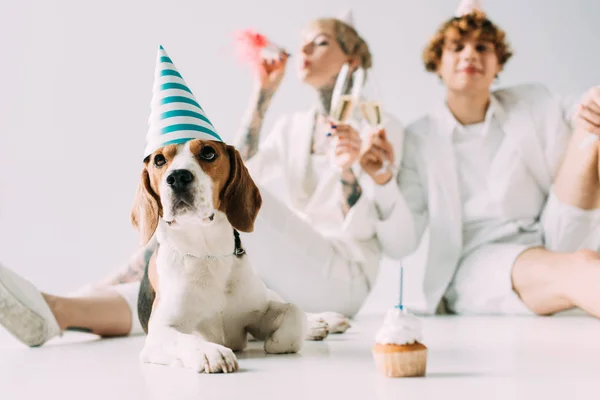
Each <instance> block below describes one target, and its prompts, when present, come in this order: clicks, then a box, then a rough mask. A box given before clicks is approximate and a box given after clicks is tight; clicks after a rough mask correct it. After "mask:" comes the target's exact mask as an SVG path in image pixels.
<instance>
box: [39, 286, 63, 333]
mask: <svg viewBox="0 0 600 400" xmlns="http://www.w3.org/2000/svg"><path fill="white" fill-rule="evenodd" d="M42 296H43V297H44V300H45V301H46V304H48V307H50V311H52V315H54V318H55V319H56V322H57V323H58V326H59V327H60V330H61V331H64V330H65V329H66V328H67V326H66V324H64V323H63V322H64V318H63V317H62V315H63V314H62V303H61V299H60V297H56V296H52V295H49V294H45V293H42Z"/></svg>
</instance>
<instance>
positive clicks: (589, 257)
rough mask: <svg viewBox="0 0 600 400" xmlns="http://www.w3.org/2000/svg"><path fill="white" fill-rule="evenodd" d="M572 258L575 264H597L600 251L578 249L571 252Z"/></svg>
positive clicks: (599, 259) (599, 260) (599, 258)
mask: <svg viewBox="0 0 600 400" xmlns="http://www.w3.org/2000/svg"><path fill="white" fill-rule="evenodd" d="M573 258H574V261H575V262H576V264H580V265H591V264H597V263H598V262H600V253H598V252H596V251H593V250H589V249H580V250H577V251H575V252H574V253H573Z"/></svg>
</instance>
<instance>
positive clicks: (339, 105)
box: [329, 63, 355, 123]
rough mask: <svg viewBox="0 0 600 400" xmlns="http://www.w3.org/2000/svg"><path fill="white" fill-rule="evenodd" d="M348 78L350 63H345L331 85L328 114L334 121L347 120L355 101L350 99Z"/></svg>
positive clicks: (349, 76) (341, 121) (349, 75)
mask: <svg viewBox="0 0 600 400" xmlns="http://www.w3.org/2000/svg"><path fill="white" fill-rule="evenodd" d="M350 78H351V74H350V65H348V63H345V64H344V65H343V66H342V68H341V69H340V72H339V73H338V76H337V79H336V81H335V86H334V87H333V93H332V94H331V106H330V112H329V116H330V117H331V119H333V120H334V121H335V122H336V123H344V122H347V121H348V120H349V119H350V117H351V116H352V112H353V111H354V106H355V102H354V101H353V99H352V95H351V94H350V93H349V89H350V83H351V82H350V81H351V79H350Z"/></svg>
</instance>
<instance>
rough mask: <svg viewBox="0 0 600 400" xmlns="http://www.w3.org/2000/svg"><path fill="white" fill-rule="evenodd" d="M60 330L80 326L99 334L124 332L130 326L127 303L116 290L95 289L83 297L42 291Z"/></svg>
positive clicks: (126, 331) (84, 329)
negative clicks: (53, 294)
mask: <svg viewBox="0 0 600 400" xmlns="http://www.w3.org/2000/svg"><path fill="white" fill-rule="evenodd" d="M43 296H44V299H45V300H46V303H48V305H49V306H50V309H51V310H52V313H53V314H54V317H55V318H56V320H57V322H58V325H59V326H60V329H61V330H68V329H72V330H81V331H85V332H90V333H95V334H97V335H100V336H122V335H127V334H128V333H129V332H130V330H131V326H132V315H131V311H130V310H129V305H128V304H127V302H126V301H125V299H123V297H121V296H120V295H119V294H118V293H116V292H114V291H110V290H101V289H100V290H97V291H96V292H94V293H92V294H90V295H89V296H85V297H73V298H71V297H57V296H51V295H48V294H43Z"/></svg>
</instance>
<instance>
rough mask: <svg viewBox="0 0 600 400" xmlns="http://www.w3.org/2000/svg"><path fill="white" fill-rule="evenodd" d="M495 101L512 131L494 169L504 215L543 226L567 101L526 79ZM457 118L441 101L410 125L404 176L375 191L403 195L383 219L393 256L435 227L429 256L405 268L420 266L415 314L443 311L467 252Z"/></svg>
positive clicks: (563, 144) (504, 126) (384, 240)
mask: <svg viewBox="0 0 600 400" xmlns="http://www.w3.org/2000/svg"><path fill="white" fill-rule="evenodd" d="M490 106H491V107H492V109H491V111H492V112H493V118H495V120H496V122H497V123H498V126H499V127H500V129H501V130H502V131H503V133H504V135H505V136H504V141H503V142H502V145H501V147H500V149H499V150H498V153H497V155H496V158H495V161H494V164H493V165H492V167H491V169H490V174H489V182H490V184H491V185H492V187H491V191H492V193H493V195H494V196H496V197H497V199H498V200H499V202H500V204H502V206H503V214H504V215H503V217H504V219H506V220H511V221H512V220H514V221H515V224H516V225H518V224H519V222H518V221H523V220H528V219H529V220H531V219H534V220H538V221H539V220H541V223H542V225H543V215H542V211H543V209H544V205H545V203H546V199H547V197H548V194H549V192H550V188H551V185H552V183H553V181H554V178H555V176H556V173H557V169H558V167H559V165H560V162H561V160H562V156H563V154H564V151H565V149H566V148H567V143H568V140H569V137H570V134H571V129H570V126H569V124H568V123H567V121H568V120H569V119H568V116H567V109H566V108H565V104H564V103H563V102H562V101H561V100H560V99H558V98H556V97H554V96H552V95H551V93H550V92H549V91H548V90H547V89H546V88H545V87H543V86H541V85H523V86H518V87H513V88H508V89H502V90H497V91H494V92H493V93H492V96H491V104H490ZM455 124H456V121H455V120H454V118H452V116H451V114H450V112H449V110H448V109H447V107H446V106H445V105H440V107H438V108H437V109H436V110H434V111H433V112H431V113H429V114H428V115H426V116H424V117H423V118H421V119H419V120H417V121H416V122H414V123H413V124H411V125H410V126H409V127H407V129H406V133H405V134H406V137H405V142H404V153H403V156H402V164H401V168H400V172H399V174H398V176H397V180H396V182H391V183H390V184H388V185H386V187H382V188H380V189H378V191H377V192H376V196H388V199H389V197H394V198H395V199H396V201H395V203H393V204H394V206H393V209H392V211H391V213H390V215H388V216H386V217H387V218H385V219H381V220H380V221H379V222H378V223H377V225H376V232H377V236H378V237H379V240H380V242H381V245H382V246H383V249H384V251H385V253H386V254H387V255H388V256H390V257H392V258H395V259H404V258H405V257H406V256H409V255H413V252H414V251H415V250H416V249H417V247H418V246H419V245H420V244H422V243H420V242H421V238H422V237H423V234H424V232H425V230H426V228H429V229H428V233H429V235H428V237H429V240H428V242H427V243H425V245H424V246H423V247H422V248H423V249H424V250H423V254H422V255H421V256H420V257H417V258H413V257H410V258H409V259H411V258H412V260H411V261H412V263H413V264H412V265H410V262H408V263H407V266H408V268H407V271H406V272H410V271H409V269H410V268H417V269H419V270H420V271H421V272H420V273H419V274H416V275H415V276H417V275H419V280H418V283H417V285H418V286H419V287H418V288H417V289H418V290H419V291H420V294H421V296H420V297H421V299H422V300H421V302H420V304H417V303H415V304H410V303H409V304H407V306H408V307H409V308H411V307H412V309H414V310H415V312H422V313H435V312H436V309H437V307H438V305H439V303H440V301H441V299H442V298H443V296H444V294H445V291H446V289H447V287H448V285H449V283H450V282H451V279H452V277H453V275H454V272H455V270H456V267H457V265H458V262H459V259H460V257H461V251H462V216H461V213H462V205H461V198H460V193H459V187H458V180H457V176H456V171H457V169H456V166H455V156H454V151H453V144H452V134H451V133H452V130H453V129H454V126H455ZM515 228H516V229H520V228H523V229H527V227H519V226H515ZM546 239H547V240H548V238H546ZM407 284H409V283H408V282H407ZM410 284H414V283H413V282H411V283H410ZM411 289H414V288H411Z"/></svg>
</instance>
